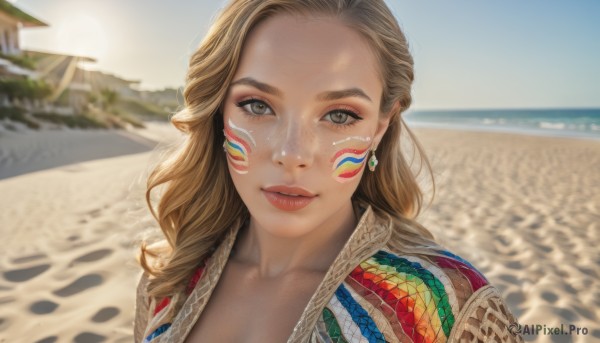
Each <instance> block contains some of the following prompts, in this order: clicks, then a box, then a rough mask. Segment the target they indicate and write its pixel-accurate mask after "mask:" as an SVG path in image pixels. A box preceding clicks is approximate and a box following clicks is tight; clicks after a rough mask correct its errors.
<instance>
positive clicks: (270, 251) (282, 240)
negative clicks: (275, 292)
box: [232, 202, 357, 278]
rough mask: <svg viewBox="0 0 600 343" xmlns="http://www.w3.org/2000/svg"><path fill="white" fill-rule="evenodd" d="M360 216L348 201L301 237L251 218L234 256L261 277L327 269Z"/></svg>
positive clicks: (240, 237) (241, 234)
mask: <svg viewBox="0 0 600 343" xmlns="http://www.w3.org/2000/svg"><path fill="white" fill-rule="evenodd" d="M356 224H357V218H356V216H355V214H354V210H353V208H352V203H351V202H348V205H347V206H343V207H342V208H341V209H340V210H339V211H338V212H337V213H334V214H332V215H331V216H330V217H329V218H328V219H327V220H326V221H325V222H323V223H321V224H320V225H319V226H318V227H315V228H313V229H312V230H310V231H308V233H306V234H304V235H303V236H300V237H294V238H289V237H279V236H275V235H272V234H271V233H269V232H268V231H267V230H264V229H263V228H262V227H260V225H259V224H258V223H257V222H256V221H255V220H253V218H250V224H249V225H248V227H247V228H244V229H242V230H241V231H240V232H239V233H238V238H237V242H236V244H235V247H234V251H233V252H232V253H233V254H234V256H232V258H233V259H234V260H236V261H237V262H240V263H243V264H245V265H247V266H249V267H251V268H255V269H256V272H257V274H258V276H259V277H264V278H276V277H279V276H284V275H287V274H290V273H293V272H321V273H325V272H326V271H327V270H328V269H329V266H330V265H331V264H332V263H333V261H334V260H335V258H336V257H337V255H338V254H339V252H340V251H341V250H342V248H343V247H344V244H345V243H346V242H347V241H348V238H349V237H350V235H352V232H354V229H355V227H356Z"/></svg>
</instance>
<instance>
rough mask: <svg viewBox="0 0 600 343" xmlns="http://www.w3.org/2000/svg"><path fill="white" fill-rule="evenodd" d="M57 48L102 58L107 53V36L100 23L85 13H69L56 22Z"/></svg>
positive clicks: (71, 52) (80, 54) (65, 51)
mask: <svg viewBox="0 0 600 343" xmlns="http://www.w3.org/2000/svg"><path fill="white" fill-rule="evenodd" d="M56 35H57V37H56V38H57V43H58V46H57V50H59V51H62V52H64V53H68V54H73V55H77V56H85V57H92V58H96V59H102V58H103V57H105V56H106V54H107V53H108V37H107V35H106V31H105V30H104V29H103V27H102V25H100V23H99V22H98V20H96V18H94V17H93V16H91V15H89V14H87V13H69V15H68V16H67V17H65V18H64V19H63V20H61V21H60V22H59V23H58V24H57V33H56Z"/></svg>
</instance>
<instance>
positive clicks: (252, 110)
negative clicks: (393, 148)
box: [236, 98, 363, 127]
mask: <svg viewBox="0 0 600 343" xmlns="http://www.w3.org/2000/svg"><path fill="white" fill-rule="evenodd" d="M248 105H249V106H248ZM236 106H237V107H239V108H240V109H241V110H242V111H243V112H244V113H245V114H246V115H248V116H249V117H250V118H260V117H262V116H264V115H274V113H273V110H272V109H271V107H269V105H267V104H266V103H265V102H264V101H262V100H259V99H255V98H250V99H247V100H243V101H240V102H237V103H236ZM267 111H270V113H267ZM256 112H259V113H256ZM322 118H329V120H326V121H328V122H330V123H331V124H332V125H333V126H336V127H349V126H351V125H354V124H356V123H358V122H359V121H361V120H363V118H362V117H360V116H359V115H358V114H357V113H356V112H354V111H352V110H350V109H347V108H338V109H334V110H332V111H330V112H328V113H327V114H325V115H324V116H323V117H322ZM348 118H352V120H351V121H350V122H346V121H347V119H348Z"/></svg>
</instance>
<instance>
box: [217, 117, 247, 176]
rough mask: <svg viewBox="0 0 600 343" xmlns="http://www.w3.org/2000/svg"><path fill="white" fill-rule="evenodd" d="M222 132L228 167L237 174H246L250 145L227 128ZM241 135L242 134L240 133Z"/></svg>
mask: <svg viewBox="0 0 600 343" xmlns="http://www.w3.org/2000/svg"><path fill="white" fill-rule="evenodd" d="M230 124H231V123H230ZM223 131H224V132H225V139H226V141H225V151H226V152H227V161H229V165H230V166H231V168H233V170H235V171H236V172H238V173H239V174H246V173H248V154H249V153H251V152H252V149H251V148H250V144H248V142H247V141H246V140H244V139H243V138H241V137H240V136H241V135H240V134H238V133H237V132H234V130H232V129H231V128H229V127H226V128H225V130H223ZM236 131H238V130H236ZM242 133H244V132H243V131H242ZM249 138H252V137H249Z"/></svg>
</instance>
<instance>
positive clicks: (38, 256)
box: [12, 254, 48, 264]
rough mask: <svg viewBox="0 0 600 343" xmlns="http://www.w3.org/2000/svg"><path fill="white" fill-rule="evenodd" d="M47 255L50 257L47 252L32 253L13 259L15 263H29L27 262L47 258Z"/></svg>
mask: <svg viewBox="0 0 600 343" xmlns="http://www.w3.org/2000/svg"><path fill="white" fill-rule="evenodd" d="M46 257H48V255H46V254H35V255H30V256H22V257H17V258H15V259H13V260H12V263H15V264H19V263H27V262H31V261H35V260H39V259H42V258H46Z"/></svg>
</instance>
